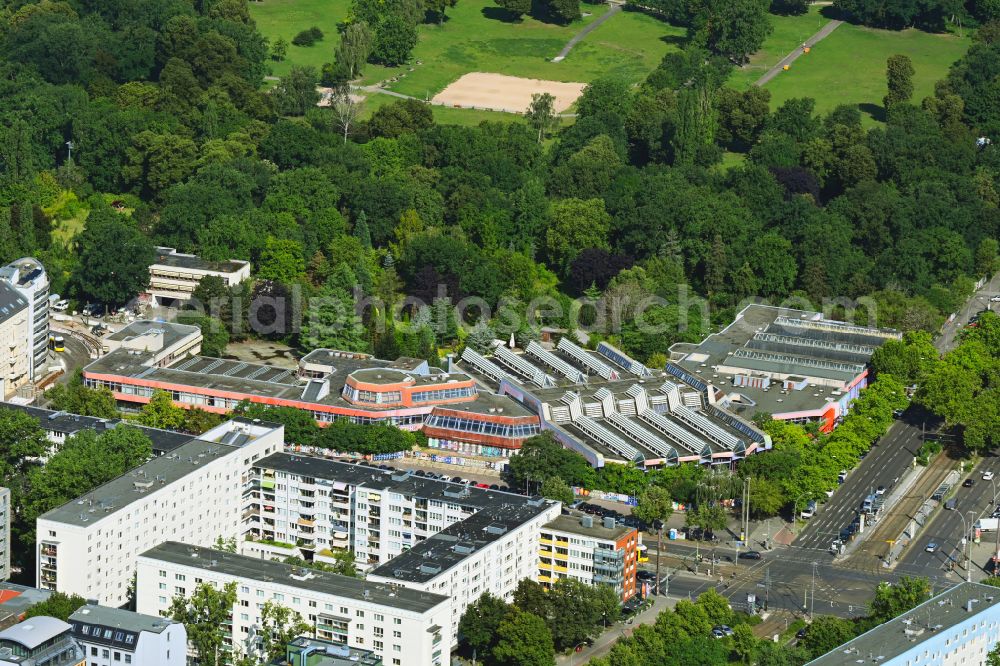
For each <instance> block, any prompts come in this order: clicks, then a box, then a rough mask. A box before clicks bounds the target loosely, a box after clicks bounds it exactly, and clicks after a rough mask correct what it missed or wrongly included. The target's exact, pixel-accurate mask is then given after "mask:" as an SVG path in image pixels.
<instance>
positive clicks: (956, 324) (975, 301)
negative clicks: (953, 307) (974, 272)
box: [934, 273, 1000, 352]
mask: <svg viewBox="0 0 1000 666" xmlns="http://www.w3.org/2000/svg"><path fill="white" fill-rule="evenodd" d="M998 294H1000V273H997V274H996V275H994V276H993V277H992V278H991V279H990V280H988V281H987V282H986V284H984V285H983V287H982V288H981V289H980V290H979V291H977V292H976V293H975V294H973V296H972V298H970V299H969V300H967V301H966V302H965V305H964V306H962V309H961V310H959V311H958V312H957V313H956V316H955V319H954V320H953V321H951V322H949V323H947V324H945V325H944V326H942V327H941V333H940V335H938V337H937V338H936V339H935V340H934V346H935V347H937V348H938V350H939V351H941V352H946V351H948V350H950V349H952V348H953V347H954V346H955V344H956V343H957V340H956V337H957V335H958V333H960V332H961V331H962V329H963V328H965V325H966V324H968V323H969V319H970V318H971V317H972V315H974V314H976V313H977V312H979V311H980V310H985V309H987V308H990V297H992V296H996V295H998ZM993 309H998V307H997V305H996V304H993Z"/></svg>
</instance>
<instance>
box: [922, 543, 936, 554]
mask: <svg viewBox="0 0 1000 666" xmlns="http://www.w3.org/2000/svg"><path fill="white" fill-rule="evenodd" d="M937 549H938V545H937V544H936V543H934V542H933V541H931V542H930V543H929V544H927V547H926V548H924V550H925V551H927V552H928V553H936V552H937Z"/></svg>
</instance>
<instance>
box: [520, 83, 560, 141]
mask: <svg viewBox="0 0 1000 666" xmlns="http://www.w3.org/2000/svg"><path fill="white" fill-rule="evenodd" d="M555 101H556V98H555V97H554V96H553V95H552V94H551V93H547V92H546V93H533V94H532V95H531V104H529V105H528V110H527V111H525V112H524V115H525V117H526V118H527V119H528V125H530V126H531V127H533V128H534V129H535V130H536V131H537V132H538V143H541V142H542V139H544V138H545V135H546V133H547V132H548V131H549V130H551V129H552V127H553V126H554V125H555V124H556V122H557V121H556V114H555V110H554V105H555Z"/></svg>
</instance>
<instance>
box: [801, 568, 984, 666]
mask: <svg viewBox="0 0 1000 666" xmlns="http://www.w3.org/2000/svg"><path fill="white" fill-rule="evenodd" d="M998 639H1000V590H997V588H995V587H991V586H989V585H982V584H979V583H959V584H958V585H956V586H954V587H952V588H951V589H949V590H947V591H945V592H942V593H941V594H938V595H936V596H934V597H932V598H931V599H929V600H927V601H925V602H924V603H922V604H920V605H919V606H917V607H915V608H913V609H912V610H909V611H907V612H905V613H903V614H902V615H900V616H899V617H897V618H894V619H892V620H890V621H888V622H886V623H885V624H880V625H879V626H877V627H875V628H874V629H871V630H870V631H867V632H865V633H863V634H861V635H860V636H858V637H857V638H854V639H852V640H850V641H847V642H846V643H844V644H843V645H840V646H839V647H836V648H834V649H833V650H830V651H829V652H827V653H826V654H824V655H823V656H821V657H819V658H818V659H814V660H813V661H810V662H809V664H808V665H807V666H855V665H856V664H879V666H969V665H978V664H985V663H986V655H987V654H988V653H989V651H990V650H992V649H993V647H994V646H995V645H996V644H997V641H998Z"/></svg>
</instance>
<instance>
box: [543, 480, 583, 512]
mask: <svg viewBox="0 0 1000 666" xmlns="http://www.w3.org/2000/svg"><path fill="white" fill-rule="evenodd" d="M541 494H542V497H546V498H548V499H550V500H556V501H557V502H562V503H563V504H565V505H567V506H569V505H570V504H572V503H573V501H574V500H575V499H576V498H575V497H574V496H573V489H572V488H570V487H569V485H567V484H566V482H565V481H563V480H562V479H560V478H559V477H558V476H550V477H549V478H547V479H545V481H544V482H543V483H542V490H541Z"/></svg>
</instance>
